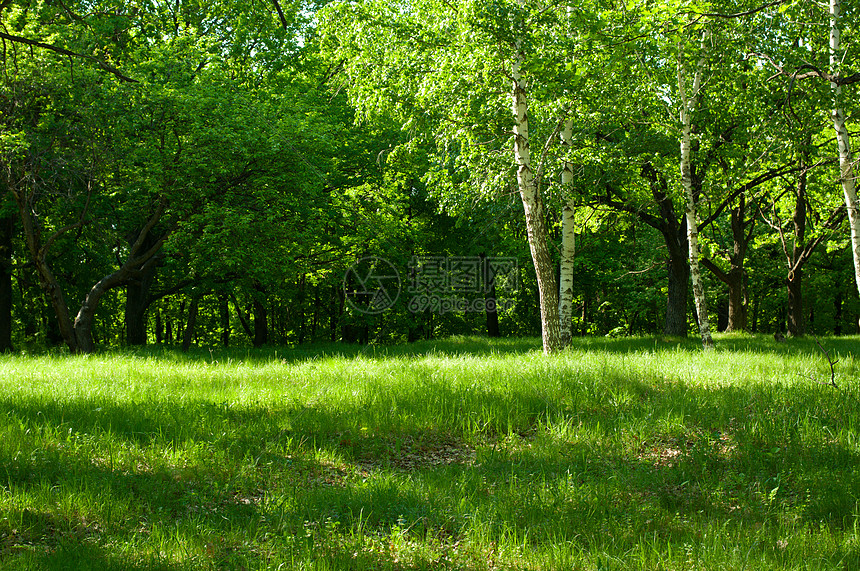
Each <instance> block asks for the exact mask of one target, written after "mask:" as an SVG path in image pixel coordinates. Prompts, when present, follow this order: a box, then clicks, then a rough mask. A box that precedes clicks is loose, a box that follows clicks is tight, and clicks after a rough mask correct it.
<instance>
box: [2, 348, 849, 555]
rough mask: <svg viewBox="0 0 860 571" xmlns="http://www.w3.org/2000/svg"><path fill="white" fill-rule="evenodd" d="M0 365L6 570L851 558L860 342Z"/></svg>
mask: <svg viewBox="0 0 860 571" xmlns="http://www.w3.org/2000/svg"><path fill="white" fill-rule="evenodd" d="M717 343H718V349H717V351H715V352H712V353H703V352H702V351H701V349H700V348H699V345H698V343H697V342H696V340H694V339H692V338H691V339H686V340H681V339H671V338H654V337H651V338H633V339H602V338H582V339H576V340H575V341H574V346H573V348H572V349H571V350H569V351H566V352H564V353H563V354H561V355H558V356H553V357H550V358H547V357H544V356H543V355H542V354H541V353H540V352H539V340H536V339H525V340H498V341H495V340H494V341H490V340H486V339H482V338H453V339H447V340H442V341H435V342H430V341H428V342H421V343H417V344H412V345H408V346H395V347H344V346H337V345H328V346H314V347H309V348H296V349H274V348H271V349H267V350H260V351H255V350H244V349H243V350H238V349H236V350H214V351H211V352H210V351H209V350H198V351H192V352H190V353H188V354H183V353H179V352H175V351H173V350H167V349H160V348H148V349H143V350H138V351H131V350H129V351H116V352H107V353H101V354H97V355H92V356H81V357H69V356H64V355H59V354H57V355H51V354H44V355H30V356H26V355H12V356H2V357H0V494H2V495H0V568H2V569H55V568H56V569H99V570H104V569H165V570H174V569H176V570H178V569H189V570H191V569H195V570H197V569H222V568H223V569H392V570H400V569H403V570H405V569H474V570H489V569H505V570H508V569H546V570H561V569H707V570H715V569H733V570H734V569H744V568H746V569H786V568H794V569H858V568H860V469H857V468H858V466H860V371H858V367H860V361H858V359H857V357H855V356H856V355H858V353H860V338H858V337H847V338H825V339H822V340H821V345H822V346H823V347H824V349H826V350H827V351H829V352H830V355H831V357H830V360H831V361H836V360H837V359H838V362H837V363H835V364H834V366H833V376H832V378H833V381H834V382H835V384H836V385H837V387H833V386H829V385H828V384H829V383H830V381H831V365H830V363H828V359H827V358H826V357H825V355H824V353H823V351H822V350H821V349H820V348H819V347H818V345H817V344H816V342H815V341H814V340H812V339H802V340H796V339H789V340H787V341H785V342H784V343H777V342H775V341H774V340H773V339H772V338H769V337H768V338H765V337H754V336H722V337H718V339H717Z"/></svg>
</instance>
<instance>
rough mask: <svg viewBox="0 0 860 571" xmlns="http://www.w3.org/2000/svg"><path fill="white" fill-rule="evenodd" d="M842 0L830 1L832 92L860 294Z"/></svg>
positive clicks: (858, 208) (859, 228) (858, 216)
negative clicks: (844, 86) (844, 85)
mask: <svg viewBox="0 0 860 571" xmlns="http://www.w3.org/2000/svg"><path fill="white" fill-rule="evenodd" d="M841 11H842V2H841V0H830V75H831V77H830V89H831V91H832V96H833V109H832V112H831V117H832V120H833V129H834V130H835V131H836V143H837V152H838V157H839V182H840V183H841V185H842V193H843V195H844V197H845V207H846V208H847V210H848V224H849V226H850V228H851V257H852V259H853V261H854V281H855V283H856V284H857V291H858V293H860V204H858V202H857V187H856V178H857V177H856V174H855V169H854V161H853V157H852V153H851V139H850V136H849V134H848V127H847V126H846V122H845V111H844V108H843V102H842V98H843V94H842V81H840V80H842V79H843V77H842V75H841V71H842V67H843V65H844V61H843V60H844V58H845V51H844V49H843V47H842V33H841V29H840V16H841Z"/></svg>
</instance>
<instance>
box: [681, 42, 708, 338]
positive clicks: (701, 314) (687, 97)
mask: <svg viewBox="0 0 860 571" xmlns="http://www.w3.org/2000/svg"><path fill="white" fill-rule="evenodd" d="M709 36H710V34H709V33H708V32H707V31H705V32H703V37H702V44H701V47H702V52H703V53H702V54H701V55H700V57H699V60H698V63H697V64H696V70H695V72H694V74H693V85H692V87H691V88H690V89H689V91H688V88H687V85H686V84H687V81H688V79H687V76H688V73H689V72H688V71H687V69H686V62H685V60H684V47H683V44H682V43H680V42H679V46H678V97H679V105H680V120H681V162H680V167H681V168H680V170H681V185H682V186H683V187H684V193H685V195H686V201H687V202H686V209H685V213H686V217H687V243H688V246H689V260H690V279H691V280H692V282H693V299H694V300H695V303H696V314H697V317H698V320H699V334H700V335H701V337H702V344H703V345H704V347H705V349H713V348H714V341H713V339H712V338H711V326H710V323H709V322H708V303H707V298H706V297H705V288H704V285H703V283H702V274H701V270H700V268H699V230H698V227H699V226H698V221H697V219H696V196H695V195H694V193H693V180H692V175H691V169H692V165H691V158H690V147H691V144H690V139H691V134H692V125H693V112H694V111H695V109H696V105H697V103H698V99H699V91H700V90H701V87H702V74H703V73H704V68H705V63H706V60H705V55H704V53H705V50H706V49H707V43H708V38H709Z"/></svg>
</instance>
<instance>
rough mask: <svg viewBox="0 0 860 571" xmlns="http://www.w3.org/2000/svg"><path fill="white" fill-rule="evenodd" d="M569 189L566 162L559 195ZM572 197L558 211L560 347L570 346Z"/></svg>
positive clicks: (569, 124) (566, 139)
mask: <svg viewBox="0 0 860 571" xmlns="http://www.w3.org/2000/svg"><path fill="white" fill-rule="evenodd" d="M572 132H573V119H567V120H566V121H565V122H564V129H562V131H561V142H562V145H563V146H564V148H565V151H568V152H569V151H570V148H571V139H572V137H573V134H572ZM572 185H573V165H572V164H571V162H570V161H569V160H565V161H564V169H563V170H562V172H561V188H562V191H563V192H566V193H571V192H572V189H571V186H572ZM573 206H574V203H573V197H572V196H569V197H568V201H567V203H566V204H565V205H564V206H563V207H562V210H561V269H560V271H559V293H558V320H559V324H560V326H561V340H560V342H561V346H562V347H567V346H568V345H570V340H571V338H572V337H573V263H574V252H575V248H576V228H575V219H574V209H573Z"/></svg>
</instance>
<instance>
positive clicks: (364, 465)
mask: <svg viewBox="0 0 860 571" xmlns="http://www.w3.org/2000/svg"><path fill="white" fill-rule="evenodd" d="M368 444H369V446H368V448H366V449H364V450H360V451H359V453H358V455H357V456H358V458H357V459H358V462H357V464H358V465H359V466H360V467H361V469H362V470H366V471H368V472H372V471H376V470H379V469H381V468H389V467H390V468H394V469H397V470H402V471H405V472H412V471H415V470H428V469H433V468H440V467H443V466H450V465H456V464H459V465H464V466H468V465H471V464H472V463H473V462H474V461H475V449H474V448H473V447H472V446H470V445H469V444H467V443H465V442H463V441H462V440H460V439H458V438H455V437H453V436H449V435H439V434H430V435H422V436H414V435H406V436H390V437H385V438H379V439H375V441H374V442H373V443H372V444H371V443H368Z"/></svg>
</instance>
